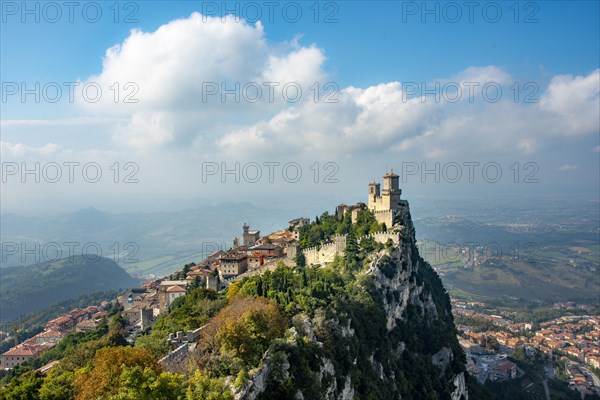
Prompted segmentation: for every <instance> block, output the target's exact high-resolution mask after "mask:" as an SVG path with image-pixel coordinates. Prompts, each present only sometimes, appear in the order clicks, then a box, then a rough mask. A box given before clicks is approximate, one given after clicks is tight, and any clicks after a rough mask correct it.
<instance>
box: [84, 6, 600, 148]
mask: <svg viewBox="0 0 600 400" xmlns="http://www.w3.org/2000/svg"><path fill="white" fill-rule="evenodd" d="M324 62H325V52H324V50H322V49H320V48H318V47H317V45H315V44H312V45H309V46H304V47H303V46H301V45H300V44H299V39H298V37H296V38H294V39H293V40H291V41H289V42H284V43H269V42H268V41H267V40H266V38H265V33H264V30H263V26H262V25H261V24H260V23H256V24H254V25H252V24H248V23H247V22H244V21H243V20H238V21H236V19H235V18H228V19H226V20H225V21H223V20H222V19H221V18H210V17H208V18H207V17H203V16H202V15H200V14H198V13H193V14H192V15H191V16H190V17H188V18H183V19H178V20H174V21H171V22H169V23H167V24H165V25H163V26H161V27H160V28H158V29H157V30H156V31H154V32H142V31H140V30H133V31H131V33H130V35H129V37H128V38H127V39H125V40H124V41H123V43H120V44H118V45H115V46H113V47H112V48H110V49H108V50H107V52H106V55H105V57H104V60H103V69H102V72H101V73H100V74H98V75H96V76H91V77H89V79H87V81H88V82H98V83H100V84H101V85H102V86H103V87H109V86H110V85H112V84H114V83H115V82H119V84H120V88H121V92H120V96H121V98H122V96H123V95H124V94H125V93H127V91H123V85H124V83H126V82H134V83H135V84H136V85H137V87H139V93H137V94H136V95H135V97H136V98H138V99H139V102H138V103H133V104H124V103H122V102H118V103H115V102H114V101H113V100H114V99H113V98H112V97H111V96H109V95H106V96H103V97H102V99H101V101H100V102H98V103H95V104H80V105H82V106H83V107H84V108H85V109H87V110H88V111H89V112H94V113H95V115H98V116H100V117H101V116H108V117H109V118H126V121H125V122H123V121H121V122H119V123H113V128H112V131H111V134H112V139H113V141H114V142H115V143H116V144H117V145H118V146H120V148H121V149H123V150H125V149H128V148H132V149H136V150H144V149H147V150H150V149H152V148H155V149H161V148H167V147H168V148H169V149H180V150H182V151H186V152H188V153H194V154H195V155H197V156H207V155H210V156H211V157H235V158H252V157H260V156H269V157H272V156H273V155H278V156H281V157H286V156H290V155H304V156H307V155H310V157H311V158H313V159H316V158H329V159H331V158H340V157H346V156H351V155H365V154H378V153H381V152H382V151H390V152H392V153H395V154H398V155H410V156H411V157H414V158H418V157H426V158H454V159H458V158H465V157H472V155H473V152H474V150H473V149H475V151H476V153H477V155H478V156H480V157H501V156H510V157H514V156H528V155H534V154H536V153H538V152H540V151H545V150H547V149H548V148H550V147H552V146H555V145H556V143H559V142H560V141H562V140H569V139H568V138H569V137H570V136H574V135H586V134H593V133H595V134H598V130H599V127H598V120H599V111H598V110H599V108H600V106H599V104H598V101H599V97H598V95H599V76H600V70H596V71H593V72H591V73H590V74H588V75H586V76H571V75H560V76H556V77H554V78H553V79H552V80H551V81H550V83H549V85H548V87H547V88H542V87H540V88H539V93H537V94H536V96H537V97H539V102H538V103H523V102H522V100H523V97H522V96H521V98H520V102H517V103H515V102H514V101H513V93H512V91H511V89H509V87H510V86H511V85H512V84H513V83H514V82H515V78H513V77H512V76H511V74H510V73H509V72H507V71H505V70H504V69H502V68H500V67H498V66H494V65H488V66H481V67H478V66H469V67H467V68H465V69H464V70H462V71H458V72H456V73H455V74H451V75H449V76H448V77H442V78H440V79H438V80H437V81H435V82H434V81H432V82H427V83H425V87H427V88H432V87H435V86H436V85H435V84H436V82H437V83H439V84H440V85H441V86H443V85H444V84H447V83H448V82H455V83H457V84H458V85H460V86H461V87H462V96H461V97H460V98H459V99H457V100H456V101H453V100H452V101H451V99H449V98H448V97H444V93H442V95H441V99H440V100H439V101H435V98H434V97H433V96H429V97H426V98H421V96H420V95H419V94H417V95H416V96H409V93H407V91H406V89H407V88H406V85H407V84H415V82H409V81H408V80H406V81H404V82H397V81H396V82H382V83H379V84H376V85H373V86H370V87H366V88H357V87H353V86H349V87H346V88H339V91H337V92H336V93H333V96H332V97H331V98H330V100H335V102H334V103H328V102H325V101H324V100H325V97H324V95H325V93H324V91H323V88H321V93H320V97H319V98H318V101H314V98H313V96H314V92H313V91H311V90H310V89H309V87H310V86H311V85H312V83H314V82H319V83H321V84H323V83H325V82H326V81H327V80H328V79H331V78H329V76H328V74H327V73H326V71H325V70H324V69H323V65H324ZM236 82H237V83H240V85H241V87H243V85H244V84H246V83H257V84H258V85H259V86H261V87H262V97H261V98H260V100H259V101H257V102H250V101H245V99H244V98H243V97H242V98H241V99H240V101H235V98H234V96H233V95H227V96H226V97H225V98H224V99H223V98H222V97H221V95H220V94H216V95H213V96H208V97H206V89H207V87H206V84H207V83H215V84H216V86H217V88H218V90H219V91H220V90H221V89H222V87H221V85H224V86H225V87H226V88H228V89H232V88H234V87H235V83H236ZM265 82H277V83H279V86H277V87H276V89H275V92H274V99H275V100H274V101H269V93H268V92H269V89H268V88H267V87H266V86H263V84H264V83H265ZM289 82H298V83H300V84H301V87H302V89H303V93H302V98H301V100H300V101H298V102H296V103H287V102H285V101H283V99H282V95H281V88H282V86H283V85H284V84H285V83H289ZM467 82H475V83H477V86H475V99H474V101H471V100H473V99H471V98H470V96H469V89H468V87H467V86H465V83H467ZM486 83H495V84H499V85H501V86H502V88H503V92H502V98H501V99H500V101H498V102H491V101H486V100H485V99H484V98H482V92H481V90H482V87H483V86H484V85H485V84H486ZM419 84H420V83H419ZM413 88H414V87H413ZM108 93H109V94H111V95H112V94H113V92H111V91H109V92H108ZM446 94H447V95H448V96H450V94H448V93H446ZM223 100H224V101H223ZM173 151H176V150H173Z"/></svg>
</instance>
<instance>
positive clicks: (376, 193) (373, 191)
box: [367, 182, 381, 210]
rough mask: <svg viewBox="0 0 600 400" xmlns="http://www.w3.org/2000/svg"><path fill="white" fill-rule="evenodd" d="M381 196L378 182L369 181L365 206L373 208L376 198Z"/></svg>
mask: <svg viewBox="0 0 600 400" xmlns="http://www.w3.org/2000/svg"><path fill="white" fill-rule="evenodd" d="M380 197H381V191H380V186H379V183H377V182H371V183H369V199H368V201H367V206H368V208H369V210H374V209H375V208H376V204H377V199H378V198H380Z"/></svg>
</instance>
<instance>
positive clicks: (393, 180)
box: [381, 171, 402, 210]
mask: <svg viewBox="0 0 600 400" xmlns="http://www.w3.org/2000/svg"><path fill="white" fill-rule="evenodd" d="M401 194H402V190H401V189H400V185H399V177H398V175H396V174H394V171H392V172H390V173H387V174H385V175H384V176H383V191H382V192H381V197H382V200H383V205H384V207H386V208H387V209H388V210H397V209H398V208H400V195H401Z"/></svg>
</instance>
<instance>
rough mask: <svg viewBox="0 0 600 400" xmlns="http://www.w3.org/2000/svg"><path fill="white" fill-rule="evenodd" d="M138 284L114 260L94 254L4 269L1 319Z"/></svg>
mask: <svg viewBox="0 0 600 400" xmlns="http://www.w3.org/2000/svg"><path fill="white" fill-rule="evenodd" d="M138 283H139V281H138V280H136V279H134V278H132V277H131V276H130V275H129V274H128V273H127V272H125V270H123V269H122V268H121V267H119V265H118V264H117V263H116V262H114V261H113V260H111V259H108V258H103V257H95V256H87V257H84V256H73V257H69V258H64V259H61V260H57V261H53V262H42V263H38V264H33V265H29V266H23V267H11V268H4V269H2V273H1V274H0V322H3V323H5V322H9V321H11V320H13V319H14V318H16V317H18V316H20V315H22V314H29V313H32V312H35V311H37V310H40V309H42V308H46V307H48V306H49V305H51V304H54V303H57V302H59V301H63V300H68V299H74V298H77V297H79V296H82V295H86V294H91V293H95V292H104V291H108V290H113V289H120V288H129V287H133V286H136V285H138Z"/></svg>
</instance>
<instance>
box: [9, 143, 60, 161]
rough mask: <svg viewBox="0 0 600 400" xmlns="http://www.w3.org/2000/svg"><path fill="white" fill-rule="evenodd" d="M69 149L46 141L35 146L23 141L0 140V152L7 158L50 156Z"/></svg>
mask: <svg viewBox="0 0 600 400" xmlns="http://www.w3.org/2000/svg"><path fill="white" fill-rule="evenodd" d="M69 152H70V151H69V150H67V149H63V148H62V147H60V146H59V145H57V144H55V143H47V144H45V145H43V146H39V147H35V146H29V145H26V144H24V143H9V142H0V154H2V156H3V157H9V158H24V157H28V156H36V157H37V156H50V155H57V154H65V153H69Z"/></svg>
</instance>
